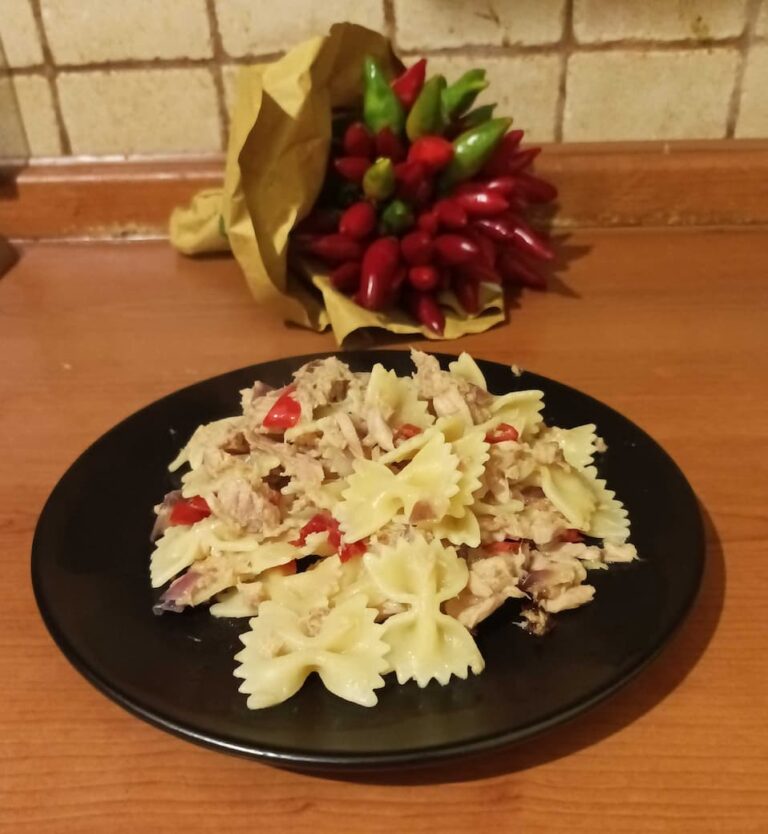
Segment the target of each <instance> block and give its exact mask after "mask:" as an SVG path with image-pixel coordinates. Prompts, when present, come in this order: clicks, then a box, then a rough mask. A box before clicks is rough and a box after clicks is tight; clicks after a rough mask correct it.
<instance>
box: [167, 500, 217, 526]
mask: <svg viewBox="0 0 768 834" xmlns="http://www.w3.org/2000/svg"><path fill="white" fill-rule="evenodd" d="M210 514H211V508H210V507H209V506H208V502H207V501H206V500H205V498H203V497H202V495H193V496H192V498H179V500H178V501H177V502H176V503H175V504H174V505H173V507H171V514H170V516H169V518H168V523H169V524H170V525H171V526H172V527H175V526H177V525H191V524H196V523H197V522H198V521H202V520H203V519H204V518H208V516H209V515H210Z"/></svg>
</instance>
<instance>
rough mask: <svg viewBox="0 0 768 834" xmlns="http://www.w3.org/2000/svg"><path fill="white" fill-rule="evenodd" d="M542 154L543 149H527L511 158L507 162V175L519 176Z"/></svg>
mask: <svg viewBox="0 0 768 834" xmlns="http://www.w3.org/2000/svg"><path fill="white" fill-rule="evenodd" d="M540 153H541V148H539V147H535V148H526V149H525V150H524V151H518V152H517V153H516V154H513V155H512V156H510V158H509V160H508V161H507V171H506V173H507V174H517V173H518V172H519V171H523V170H524V169H525V168H527V167H528V166H529V165H530V164H531V163H532V162H533V160H534V159H536V157H537V156H538V155H539V154H540Z"/></svg>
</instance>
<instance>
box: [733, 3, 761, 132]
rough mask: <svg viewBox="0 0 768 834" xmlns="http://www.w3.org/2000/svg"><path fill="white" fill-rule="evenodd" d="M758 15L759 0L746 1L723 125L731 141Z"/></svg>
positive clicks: (739, 108)
mask: <svg viewBox="0 0 768 834" xmlns="http://www.w3.org/2000/svg"><path fill="white" fill-rule="evenodd" d="M759 14H760V0H747V13H746V21H745V24H744V31H743V32H742V33H741V41H742V43H741V54H740V56H739V63H738V66H737V67H736V74H735V76H734V79H733V89H732V90H731V98H730V101H729V103H728V115H727V117H726V123H725V138H726V139H733V137H734V135H735V133H736V127H737V125H738V121H739V114H740V112H741V94H742V87H743V84H744V75H745V73H746V71H747V60H748V59H749V50H750V47H751V46H752V43H753V42H754V39H755V36H754V33H755V29H756V27H757V17H758V15H759Z"/></svg>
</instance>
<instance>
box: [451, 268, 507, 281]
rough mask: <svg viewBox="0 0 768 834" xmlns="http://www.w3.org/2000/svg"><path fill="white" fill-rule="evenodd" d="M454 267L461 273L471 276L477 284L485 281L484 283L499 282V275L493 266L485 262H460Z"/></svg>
mask: <svg viewBox="0 0 768 834" xmlns="http://www.w3.org/2000/svg"><path fill="white" fill-rule="evenodd" d="M456 269H457V270H458V271H459V272H460V273H461V274H463V275H468V276H469V277H470V278H472V279H473V280H474V281H475V282H476V283H477V284H482V283H483V282H485V283H486V284H500V283H501V276H500V275H499V273H498V272H497V271H496V269H494V268H493V267H490V266H486V265H485V264H482V263H478V264H462V265H461V266H457V267H456Z"/></svg>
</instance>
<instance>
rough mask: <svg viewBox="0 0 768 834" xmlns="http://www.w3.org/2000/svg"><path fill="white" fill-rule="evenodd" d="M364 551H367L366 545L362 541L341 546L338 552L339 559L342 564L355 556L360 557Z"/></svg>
mask: <svg viewBox="0 0 768 834" xmlns="http://www.w3.org/2000/svg"><path fill="white" fill-rule="evenodd" d="M366 550H368V545H367V544H366V543H365V542H364V541H359V542H351V543H350V544H343V545H342V546H341V549H340V550H339V559H341V561H342V562H348V561H349V560H350V559H354V558H355V557H356V556H362V555H363V553H365V551H366Z"/></svg>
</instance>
